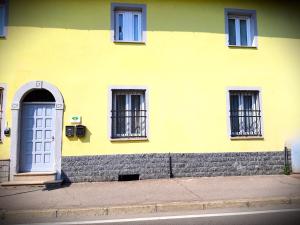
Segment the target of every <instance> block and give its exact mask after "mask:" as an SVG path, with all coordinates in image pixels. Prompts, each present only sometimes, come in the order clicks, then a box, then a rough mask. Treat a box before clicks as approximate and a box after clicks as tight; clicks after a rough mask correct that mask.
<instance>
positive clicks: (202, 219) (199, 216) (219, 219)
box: [0, 205, 300, 225]
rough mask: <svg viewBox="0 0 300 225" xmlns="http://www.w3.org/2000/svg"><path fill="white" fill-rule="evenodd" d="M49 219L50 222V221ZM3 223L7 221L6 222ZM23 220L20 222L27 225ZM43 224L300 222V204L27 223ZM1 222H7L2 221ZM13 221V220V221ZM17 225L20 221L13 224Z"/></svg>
mask: <svg viewBox="0 0 300 225" xmlns="http://www.w3.org/2000/svg"><path fill="white" fill-rule="evenodd" d="M46 221H47V222H46ZM2 222H3V221H2ZM24 222H25V221H19V222H18V223H17V224H25V223H24ZM38 222H40V223H39V224H41V225H50V224H51V225H75V224H84V225H87V224H89V225H92V224H93V225H103V224H104V225H198V224H205V225H297V224H300V207H299V205H297V206H295V207H291V205H290V206H286V207H276V208H274V207H268V208H251V209H219V210H210V211H199V212H198V213H197V212H190V213H189V212H185V213H173V214H160V215H157V214H152V215H151V214H150V215H145V216H141V215H140V216H130V215H127V216H124V217H120V218H113V217H110V218H109V217H107V218H88V217H87V218H82V217H80V218H79V217H78V218H69V220H67V221H66V220H65V221H64V222H62V221H58V220H52V221H51V220H48V219H46V220H45V219H44V220H43V221H30V222H29V221H27V223H26V224H37V223H38ZM0 224H6V223H1V220H0ZM10 224H11V223H10ZM12 224H16V223H12Z"/></svg>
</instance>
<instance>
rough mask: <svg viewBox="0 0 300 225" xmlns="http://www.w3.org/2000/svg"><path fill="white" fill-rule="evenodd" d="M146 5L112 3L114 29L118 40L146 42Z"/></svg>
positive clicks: (115, 38)
mask: <svg viewBox="0 0 300 225" xmlns="http://www.w3.org/2000/svg"><path fill="white" fill-rule="evenodd" d="M145 20H146V6H145V5H135V4H117V3H113V4H112V31H113V39H114V41H116V42H145V30H146V21H145Z"/></svg>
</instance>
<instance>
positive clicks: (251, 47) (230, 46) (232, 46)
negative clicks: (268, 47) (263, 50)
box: [227, 45, 257, 49]
mask: <svg viewBox="0 0 300 225" xmlns="http://www.w3.org/2000/svg"><path fill="white" fill-rule="evenodd" d="M227 46H228V47H229V48H249V49H257V46H246V45H227Z"/></svg>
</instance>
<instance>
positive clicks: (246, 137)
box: [230, 136, 264, 140]
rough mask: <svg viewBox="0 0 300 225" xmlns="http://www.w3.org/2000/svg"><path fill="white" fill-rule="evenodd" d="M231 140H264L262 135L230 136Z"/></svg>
mask: <svg viewBox="0 0 300 225" xmlns="http://www.w3.org/2000/svg"><path fill="white" fill-rule="evenodd" d="M230 140H264V137H262V136H241V137H230Z"/></svg>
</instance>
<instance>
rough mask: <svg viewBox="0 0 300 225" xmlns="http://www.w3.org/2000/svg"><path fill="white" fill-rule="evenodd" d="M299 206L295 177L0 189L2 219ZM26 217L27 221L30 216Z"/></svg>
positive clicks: (298, 184)
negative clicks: (17, 216) (268, 205)
mask: <svg viewBox="0 0 300 225" xmlns="http://www.w3.org/2000/svg"><path fill="white" fill-rule="evenodd" d="M282 203H283V204H290V203H300V177H299V176H298V175H292V176H284V175H278V176H277V175H276V176H274V175H270V176H248V177H211V178H181V179H179V178H177V179H162V180H142V181H130V182H103V183H76V184H71V185H69V186H62V187H61V188H57V189H45V188H42V187H14V188H12V187H6V188H3V187H2V188H0V210H2V216H3V217H4V216H9V215H10V216H13V215H16V214H17V215H19V214H20V215H26V213H27V214H28V215H29V214H30V213H31V214H32V215H33V214H36V215H37V214H38V215H45V216H54V217H58V216H59V215H61V216H62V215H70V214H76V215H79V214H80V212H81V213H91V214H93V215H114V214H126V213H152V212H164V211H165V212H166V211H176V210H192V209H205V208H214V207H216V208H217V207H249V206H254V205H256V204H257V205H260V204H261V205H264V204H282ZM32 215H31V216H32Z"/></svg>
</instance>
